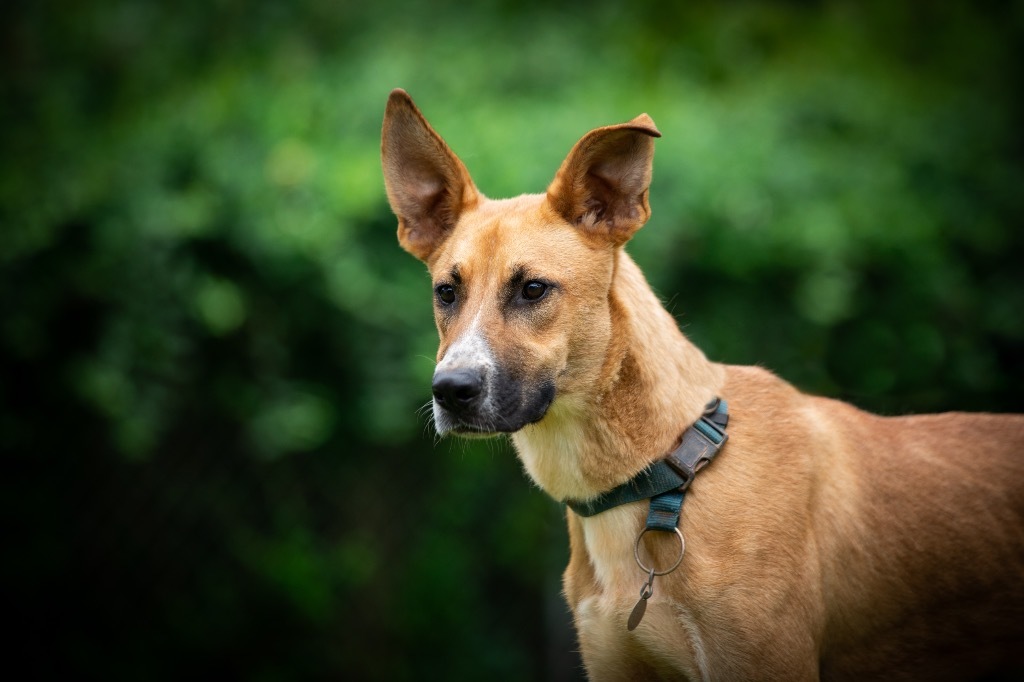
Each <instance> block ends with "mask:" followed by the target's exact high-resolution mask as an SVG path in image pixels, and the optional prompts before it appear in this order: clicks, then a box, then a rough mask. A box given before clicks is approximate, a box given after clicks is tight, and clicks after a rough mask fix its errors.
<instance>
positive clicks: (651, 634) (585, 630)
mask: <svg viewBox="0 0 1024 682" xmlns="http://www.w3.org/2000/svg"><path fill="white" fill-rule="evenodd" d="M640 516H641V515H640V513H639V512H638V511H637V509H636V505H626V506H623V507H617V508H615V509H611V510H608V511H606V512H603V513H601V514H598V515H597V516H594V517H591V518H589V519H582V520H581V522H582V523H581V526H582V530H583V545H584V547H585V549H586V552H587V554H588V559H589V565H590V568H591V569H592V570H593V578H592V579H591V580H589V581H588V584H587V585H580V586H579V587H580V588H581V589H580V595H581V599H580V600H579V602H578V604H577V605H576V608H575V612H576V613H575V616H576V624H577V628H578V630H579V634H580V638H581V640H583V641H587V642H590V646H588V649H590V650H591V651H600V652H604V654H605V655H607V656H608V657H609V659H610V662H614V661H616V660H618V661H620V662H622V661H626V660H633V659H635V660H638V661H644V665H645V666H647V667H648V668H650V670H651V671H652V672H653V673H655V674H656V675H657V676H658V677H666V678H669V679H678V678H679V677H680V676H681V675H685V676H686V677H688V678H690V679H702V678H703V677H704V675H703V674H702V672H701V671H702V669H703V667H704V666H702V665H701V660H702V658H703V657H702V655H701V652H702V650H703V648H702V646H701V642H700V635H699V631H698V629H697V628H696V626H695V625H694V624H693V623H692V619H691V618H689V617H688V615H689V614H688V610H687V609H686V607H685V605H683V604H680V603H678V602H677V601H676V600H674V599H673V598H672V597H671V596H670V594H669V590H668V589H667V585H666V583H665V582H664V579H662V578H656V579H655V582H654V594H653V595H652V596H651V597H650V599H649V600H648V603H647V609H646V612H645V614H644V617H643V619H642V621H641V622H640V624H639V626H638V627H637V628H636V629H635V630H633V631H630V630H628V628H627V621H628V619H629V615H630V612H631V611H632V610H633V608H634V606H635V605H636V603H637V601H638V600H639V598H640V591H641V588H642V586H643V585H644V583H645V581H646V580H647V574H646V573H645V572H644V571H643V570H642V569H641V568H640V567H639V566H638V565H637V562H636V559H635V558H634V553H633V547H634V544H635V540H636V536H637V534H638V532H639V529H640V527H641V526H642V520H641V518H640ZM567 577H568V578H569V579H579V578H580V577H581V576H575V577H573V576H567Z"/></svg>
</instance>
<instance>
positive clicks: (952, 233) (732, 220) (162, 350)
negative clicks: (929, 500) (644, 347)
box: [0, 0, 1024, 680]
mask: <svg viewBox="0 0 1024 682" xmlns="http://www.w3.org/2000/svg"><path fill="white" fill-rule="evenodd" d="M0 17H2V19H3V21H2V22H0V32H2V35H3V40H2V50H3V59H2V66H0V69H2V71H0V73H2V85H0V87H2V94H3V97H2V99H0V102H2V104H0V106H2V116H3V125H2V126H0V154H2V156H0V158H2V159H3V166H2V169H0V230H2V232H0V448H2V449H3V451H4V452H5V454H6V458H7V461H8V462H10V464H11V467H10V470H9V472H8V474H7V475H6V476H4V489H5V490H4V494H3V505H4V506H3V512H4V517H5V518H6V519H8V520H9V524H10V525H11V528H12V529H11V532H10V533H9V534H8V538H9V539H8V542H7V548H6V551H5V552H4V557H5V558H4V561H3V562H2V563H3V571H4V574H5V580H4V584H5V587H6V591H7V592H8V593H9V594H8V599H6V600H5V601H7V602H9V603H10V604H11V605H12V608H11V609H10V610H9V612H8V615H9V618H10V622H12V623H14V624H15V625H16V627H17V628H18V629H19V632H20V636H19V638H18V640H16V642H15V644H16V646H15V647H14V649H15V650H16V651H17V652H19V653H20V654H22V655H23V656H24V657H25V660H27V661H29V662H30V663H31V665H32V670H34V671H36V673H38V676H39V677H44V676H48V675H51V674H54V673H63V674H71V675H72V677H70V678H69V679H104V680H119V679H133V680H134V679H148V680H160V679H178V678H180V677H182V676H183V675H189V674H195V673H196V672H202V673H213V674H222V675H226V676H228V677H229V678H239V679H254V680H274V679H338V678H342V677H344V678H347V679H389V680H390V679H422V678H424V677H427V678H438V679H509V680H521V679H541V678H545V679H573V678H574V677H576V676H577V675H578V670H577V668H576V666H577V665H578V663H577V661H576V659H575V658H574V655H573V653H572V651H573V648H574V643H573V639H572V634H571V632H570V631H569V630H568V629H567V617H566V615H565V608H564V605H563V604H562V602H561V601H560V598H559V596H558V580H559V573H560V571H561V567H562V565H563V564H564V560H565V554H566V549H565V538H564V535H565V533H564V529H563V520H562V511H561V509H560V508H559V507H558V505H556V504H555V503H554V502H552V501H550V500H549V499H547V498H546V497H545V496H544V495H542V494H541V493H540V492H539V491H537V490H535V489H533V488H532V486H531V485H530V484H529V483H528V482H527V481H526V480H525V478H524V476H523V475H522V474H521V472H520V469H519V466H518V464H517V463H516V461H515V459H514V455H513V454H512V452H511V449H510V448H509V447H508V446H507V445H506V444H504V443H492V444H490V445H489V446H488V445H479V444H476V445H469V444H462V443H452V442H439V443H438V442H435V440H434V438H433V436H432V434H431V432H430V429H429V426H428V424H427V423H426V419H425V418H424V416H423V415H422V414H417V410H418V409H419V408H420V407H421V406H422V405H424V404H425V403H426V402H427V401H428V400H429V388H428V387H429V381H430V375H431V372H432V366H433V361H432V357H433V354H434V350H435V332H434V330H433V326H432V324H433V323H432V318H431V311H430V298H431V297H430V288H429V280H428V278H427V276H426V273H425V269H424V268H423V267H422V265H420V264H419V263H417V262H416V261H414V260H413V259H412V258H411V257H409V256H407V255H406V254H404V253H403V252H401V251H400V250H399V248H398V246H397V243H396V241H395V236H394V232H395V221H394V218H393V216H391V214H390V211H389V210H388V208H387V204H386V202H385V198H384V192H383V186H382V180H381V176H380V168H379V131H380V121H381V114H382V112H383V106H384V101H385V99H386V97H387V93H388V92H389V91H390V89H391V88H393V87H397V86H401V87H404V88H406V89H407V90H409V91H410V93H411V94H412V95H413V96H414V97H415V98H416V99H417V102H418V103H419V105H420V106H421V107H422V108H423V109H424V111H425V113H426V115H427V116H428V118H430V120H431V121H432V123H433V124H434V126H435V127H436V128H437V129H438V130H439V131H440V132H441V133H442V135H444V136H445V138H446V139H447V140H448V142H449V143H450V144H451V145H452V147H453V148H454V149H455V150H456V152H457V153H459V154H460V156H461V157H462V158H463V160H464V161H465V162H466V164H467V166H468V167H469V169H470V171H471V172H472V173H473V175H474V177H475V179H476V181H477V184H478V186H479V187H480V188H481V189H482V190H483V191H484V192H485V193H487V194H489V195H491V196H507V195H513V194H518V193H521V192H524V191H529V192H537V191H542V190H543V189H544V187H545V186H546V185H547V183H548V182H549V180H550V179H551V177H552V175H553V174H554V171H555V169H556V168H557V167H558V164H559V162H560V161H561V159H562V158H563V156H564V155H565V153H566V152H567V151H568V150H569V148H570V147H571V145H572V144H573V143H574V142H575V141H576V139H578V138H579V136H581V135H582V134H583V133H585V132H586V131H588V130H589V129H591V128H592V127H595V126H599V125H605V124H608V123H614V122H619V121H623V120H627V119H629V118H632V117H633V116H634V115H636V114H638V113H640V112H641V111H647V112H648V113H650V114H651V115H652V116H653V118H654V120H655V121H656V122H657V124H658V126H659V128H660V129H661V131H662V132H663V134H664V137H663V138H662V139H661V140H659V141H658V143H657V154H656V161H655V164H656V165H655V175H654V183H653V186H652V190H651V204H652V208H653V218H652V220H651V222H650V224H649V225H648V226H647V227H645V229H643V230H642V231H641V232H640V233H639V234H638V236H637V237H636V238H635V239H634V240H633V242H632V243H631V244H630V245H629V250H630V251H631V253H632V254H633V255H634V256H635V258H636V259H637V260H638V261H639V262H640V263H641V265H642V266H643V267H644V268H645V271H646V272H647V273H648V275H649V278H650V280H651V282H652V284H653V285H654V286H655V288H656V290H657V291H658V292H659V293H660V294H661V295H662V296H663V297H664V298H665V299H666V301H667V304H668V306H669V308H670V309H671V310H672V311H673V312H674V313H675V314H676V315H677V316H678V317H679V318H680V320H681V324H682V326H683V328H684V329H685V331H686V333H687V334H688V335H690V337H691V338H693V339H695V340H696V341H697V343H698V344H699V345H700V346H701V347H702V348H704V349H705V351H706V352H707V353H708V354H709V355H710V356H711V357H712V358H714V359H717V360H721V361H725V362H734V363H757V364H762V365H764V366H767V367H768V368H771V369H773V370H775V371H777V372H778V373H780V374H782V375H783V376H785V377H786V378H788V379H790V380H791V381H793V382H794V383H796V384H797V385H798V386H800V387H801V388H803V389H805V390H808V391H812V392H817V393H823V394H828V395H833V396H837V397H841V398H844V399H847V400H851V401H853V402H855V403H857V404H859V405H861V406H863V407H865V408H868V409H872V410H876V411H881V412H885V413H898V412H920V411H937V410H945V409H985V410H1000V411H1021V410H1022V409H1024V397H1022V395H1024V392H1022V391H1021V387H1022V379H1024V360H1022V358H1024V354H1022V344H1024V274H1022V263H1024V260H1022V256H1024V234H1022V222H1024V221H1022V219H1024V191H1022V189H1024V164H1022V158H1024V157H1022V154H1024V136H1022V132H1021V125H1020V122H1021V121H1022V120H1024V116H1022V113H1024V112H1022V99H1021V93H1022V89H1021V86H1022V82H1021V79H1022V76H1021V74H1022V73H1024V72H1022V71H1021V69H1020V65H1021V64H1022V63H1024V54H1022V52H1024V47H1022V46H1024V35H1022V34H1024V30H1022V29H1024V4H1022V3H1021V2H987V3H981V2H941V3H893V2H885V1H883V0H877V1H868V2H840V1H831V2H821V3H768V2H737V3H703V2H693V3H671V4H667V3H661V2H658V1H656V0H638V1H635V2H632V3H614V2H604V1H598V2H578V3H569V4H566V5H559V6H554V5H549V4H548V3H543V2H539V1H538V2H505V1H503V0H490V1H488V2H482V3H477V4H473V5H469V4H467V3H462V2H450V1H448V0H444V1H442V2H433V3H423V2H413V1H412V0H408V1H406V0H379V1H378V2H373V3H369V2H366V3H356V2H329V1H327V0H297V1H295V2H288V3H285V2H272V1H270V0H262V1H254V2H240V1H237V0H218V1H215V2H177V3H155V2H151V3H147V2H141V1H130V0H121V1H118V0H81V1H78V2H60V1H40V2H17V1H15V2H11V3H6V4H5V5H4V8H3V9H2V10H0ZM893 456H894V457H898V456H899V453H893Z"/></svg>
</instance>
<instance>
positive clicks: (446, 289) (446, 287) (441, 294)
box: [434, 284, 455, 305]
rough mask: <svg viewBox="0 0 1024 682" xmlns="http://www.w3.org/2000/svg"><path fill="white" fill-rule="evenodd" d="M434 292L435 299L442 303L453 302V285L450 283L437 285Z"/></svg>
mask: <svg viewBox="0 0 1024 682" xmlns="http://www.w3.org/2000/svg"><path fill="white" fill-rule="evenodd" d="M434 293H436V294H437V300H438V301H440V302H441V304H442V305H451V304H452V303H455V287H453V286H452V285H451V284H441V285H439V286H438V287H437V288H436V289H434Z"/></svg>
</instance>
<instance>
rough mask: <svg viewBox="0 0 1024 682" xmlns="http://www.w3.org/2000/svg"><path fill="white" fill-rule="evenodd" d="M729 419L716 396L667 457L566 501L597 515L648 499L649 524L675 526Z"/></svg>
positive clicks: (718, 446)
mask: <svg viewBox="0 0 1024 682" xmlns="http://www.w3.org/2000/svg"><path fill="white" fill-rule="evenodd" d="M728 423H729V410H728V405H727V404H726V402H725V401H724V400H722V399H720V398H715V399H714V400H712V401H711V402H710V403H708V405H707V406H706V407H705V408H704V414H703V415H702V416H701V418H700V419H698V420H697V421H696V422H695V423H694V424H693V426H690V427H689V428H688V429H686V431H684V432H683V437H682V440H681V442H680V443H679V447H677V448H676V449H675V450H673V451H672V452H670V453H669V454H668V456H667V457H665V458H664V459H661V460H659V461H657V462H655V463H654V464H652V465H650V466H649V467H647V468H646V469H644V470H643V471H641V472H640V473H639V474H637V475H636V476H634V477H633V478H631V479H630V480H628V481H626V482H625V483H623V484H622V485H620V486H617V487H615V488H612V489H611V490H609V491H607V492H605V493H603V494H601V495H599V496H597V497H595V498H594V499H592V500H586V501H577V500H567V501H566V504H567V505H568V506H569V508H570V509H572V510H573V511H574V512H576V513H577V514H579V515H580V516H594V515H595V514H600V513H601V512H603V511H607V510H609V509H612V508H613V507H618V506H619V505H623V504H627V503H629V502H637V501H639V500H645V499H649V500H650V501H651V508H650V511H649V512H648V515H647V526H646V527H647V528H648V529H650V530H669V531H670V530H673V529H675V528H676V526H678V524H679V513H680V510H681V509H682V506H683V499H684V497H685V496H686V491H687V489H689V487H690V484H691V483H692V482H693V478H694V476H696V474H697V472H698V471H700V470H701V469H703V468H704V467H705V466H707V465H708V464H709V463H710V462H711V461H712V460H713V459H714V458H715V455H717V454H718V451H719V450H721V449H722V446H723V445H725V441H726V440H728V438H729V436H728V434H727V433H726V432H725V427H726V426H727V425H728Z"/></svg>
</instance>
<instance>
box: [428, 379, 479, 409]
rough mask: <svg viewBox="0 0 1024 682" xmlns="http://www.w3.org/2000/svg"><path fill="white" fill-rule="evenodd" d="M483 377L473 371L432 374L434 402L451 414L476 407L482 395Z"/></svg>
mask: <svg viewBox="0 0 1024 682" xmlns="http://www.w3.org/2000/svg"><path fill="white" fill-rule="evenodd" d="M483 388H484V377H483V374H482V373H481V372H479V371H478V370H473V369H450V370H445V371H443V372H436V373H435V374H434V384H433V389H434V400H435V401H436V402H437V404H438V405H440V406H441V407H443V408H444V409H446V410H450V411H452V412H466V411H468V410H471V409H473V408H474V407H476V404H477V403H478V402H479V400H480V394H481V393H483Z"/></svg>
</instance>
